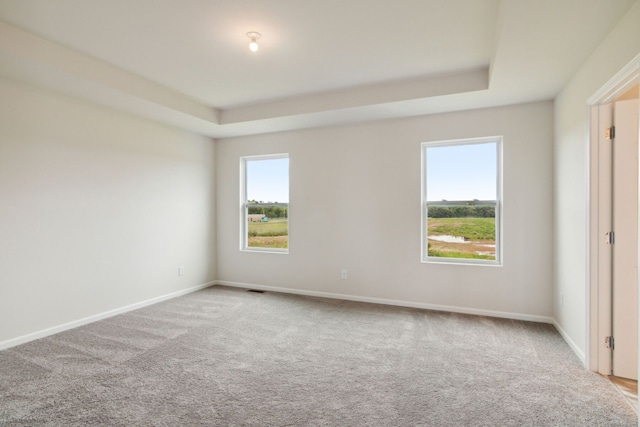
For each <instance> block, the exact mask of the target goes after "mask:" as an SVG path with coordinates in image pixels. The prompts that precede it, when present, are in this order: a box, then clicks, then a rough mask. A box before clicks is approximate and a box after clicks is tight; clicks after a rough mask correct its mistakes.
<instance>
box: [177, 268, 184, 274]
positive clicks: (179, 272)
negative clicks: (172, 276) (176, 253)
mask: <svg viewBox="0 0 640 427" xmlns="http://www.w3.org/2000/svg"><path fill="white" fill-rule="evenodd" d="M178 276H184V267H178Z"/></svg>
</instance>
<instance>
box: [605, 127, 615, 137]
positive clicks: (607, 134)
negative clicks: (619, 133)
mask: <svg viewBox="0 0 640 427" xmlns="http://www.w3.org/2000/svg"><path fill="white" fill-rule="evenodd" d="M604 137H605V138H606V139H614V138H615V137H616V127H615V126H611V127H610V128H606V129H605V130H604Z"/></svg>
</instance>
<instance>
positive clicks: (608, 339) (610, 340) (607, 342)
mask: <svg viewBox="0 0 640 427" xmlns="http://www.w3.org/2000/svg"><path fill="white" fill-rule="evenodd" d="M614 344H615V340H614V339H613V337H605V338H604V346H605V347H606V348H610V349H611V350H613V349H614Z"/></svg>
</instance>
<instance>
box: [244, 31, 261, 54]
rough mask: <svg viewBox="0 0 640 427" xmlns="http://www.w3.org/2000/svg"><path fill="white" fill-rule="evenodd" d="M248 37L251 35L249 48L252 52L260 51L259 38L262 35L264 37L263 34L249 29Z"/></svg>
mask: <svg viewBox="0 0 640 427" xmlns="http://www.w3.org/2000/svg"><path fill="white" fill-rule="evenodd" d="M247 37H249V39H251V42H250V43H249V49H250V50H251V52H257V51H258V39H259V38H260V37H262V34H260V33H256V32H255V31H249V32H248V33H247Z"/></svg>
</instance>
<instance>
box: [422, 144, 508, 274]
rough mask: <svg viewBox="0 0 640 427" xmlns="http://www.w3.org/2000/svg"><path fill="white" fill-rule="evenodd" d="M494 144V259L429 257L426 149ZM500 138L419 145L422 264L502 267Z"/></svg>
mask: <svg viewBox="0 0 640 427" xmlns="http://www.w3.org/2000/svg"><path fill="white" fill-rule="evenodd" d="M486 143H495V144H496V205H495V212H496V259H495V260H485V259H472V258H447V257H431V256H429V253H428V238H427V232H428V229H427V228H428V227H427V221H428V206H427V200H428V199H427V149H428V148H431V147H439V146H440V147H442V146H455V145H475V144H486ZM502 146H503V144H502V136H488V137H480V138H466V139H451V140H446V141H432V142H423V143H422V144H421V149H422V150H421V160H422V162H421V166H422V167H421V169H422V173H421V190H422V204H421V211H422V214H421V227H420V231H421V234H420V239H421V248H422V253H421V261H422V262H423V263H431V264H471V265H485V266H502V251H503V242H502V234H503V233H502V223H503V221H502V220H503V215H502V205H503V202H502V167H503V166H502Z"/></svg>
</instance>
